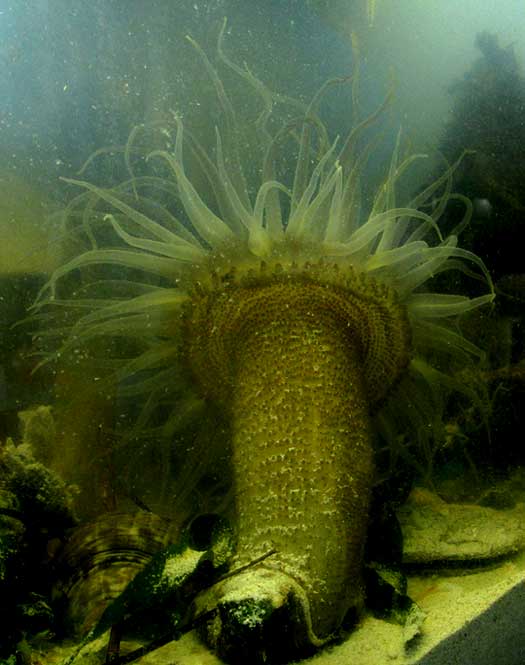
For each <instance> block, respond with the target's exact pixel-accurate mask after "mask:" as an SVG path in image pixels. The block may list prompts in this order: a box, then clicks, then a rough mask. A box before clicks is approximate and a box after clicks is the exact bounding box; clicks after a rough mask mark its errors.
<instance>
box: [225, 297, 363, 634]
mask: <svg viewBox="0 0 525 665" xmlns="http://www.w3.org/2000/svg"><path fill="white" fill-rule="evenodd" d="M273 290H275V288H274V289H273ZM266 296H268V294H266V293H264V292H263V293H260V294H258V295H257V296H253V297H254V299H262V298H264V299H265V300H266V306H265V309H264V319H265V320H264V321H261V323H262V325H260V326H258V327H257V329H254V330H253V331H252V332H251V334H249V335H248V336H247V337H246V339H244V340H243V341H242V342H241V344H240V346H239V350H238V352H237V366H236V370H237V371H236V386H235V391H234V394H233V400H232V425H233V456H232V457H233V469H234V482H235V496H236V502H237V517H238V546H237V554H238V559H239V563H240V564H241V565H242V564H245V563H247V562H248V561H250V560H253V559H254V558H255V557H257V556H260V555H262V554H263V553H264V552H265V551H268V550H270V549H275V550H276V553H275V555H273V556H272V557H271V558H269V559H267V561H266V562H264V563H263V564H261V565H262V566H264V567H266V568H271V569H278V570H279V571H281V572H284V573H285V574H287V575H289V576H290V577H291V578H292V579H294V580H296V581H297V582H299V584H300V585H301V586H302V587H303V589H304V591H305V592H306V596H307V598H308V601H309V606H310V611H311V619H312V629H313V631H314V633H315V634H316V635H317V636H320V637H323V636H327V635H328V634H329V633H331V632H332V631H334V630H335V629H336V628H337V627H338V626H339V624H340V622H341V620H342V618H343V615H344V613H345V612H346V610H347V609H348V608H349V607H350V606H351V605H354V604H356V603H358V602H359V597H360V593H361V584H360V570H361V566H360V562H361V558H362V548H363V544H364V534H365V533H366V522H367V515H368V500H369V491H370V486H371V472H372V451H371V446H370V432H369V422H368V407H367V403H366V399H365V394H364V389H363V378H362V376H361V369H360V363H359V357H360V354H361V349H359V348H358V347H359V345H360V344H359V341H358V340H356V339H352V335H351V334H349V331H348V329H345V328H344V327H342V326H341V325H340V321H339V319H338V317H337V316H336V315H334V312H332V311H330V310H326V309H324V308H323V307H322V306H318V305H319V303H317V302H315V299H312V297H311V293H310V289H307V290H304V289H302V288H301V287H300V286H299V287H296V288H294V289H292V290H291V291H288V293H279V294H274V295H273V296H271V297H270V299H269V298H267V297H266Z"/></svg>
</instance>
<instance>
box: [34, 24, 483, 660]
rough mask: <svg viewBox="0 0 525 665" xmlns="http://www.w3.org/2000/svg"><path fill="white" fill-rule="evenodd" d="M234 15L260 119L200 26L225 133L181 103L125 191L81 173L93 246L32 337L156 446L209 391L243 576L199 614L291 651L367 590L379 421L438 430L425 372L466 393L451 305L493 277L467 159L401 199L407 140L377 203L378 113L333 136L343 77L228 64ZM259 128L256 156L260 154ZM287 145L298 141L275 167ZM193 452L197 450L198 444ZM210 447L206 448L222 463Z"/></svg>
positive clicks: (227, 640)
mask: <svg viewBox="0 0 525 665" xmlns="http://www.w3.org/2000/svg"><path fill="white" fill-rule="evenodd" d="M224 30H225V26H224V27H223V30H222V31H221V33H220V36H219V43H218V60H219V66H221V67H223V68H225V69H226V70H227V71H229V73H230V74H234V75H237V76H238V77H239V79H240V81H241V82H243V83H246V84H247V86H248V87H249V89H251V91H252V97H253V100H252V101H254V102H260V112H259V113H258V115H257V116H256V119H255V121H252V122H249V123H247V122H246V121H245V120H244V119H243V118H242V117H241V115H240V114H241V109H237V108H236V107H235V106H234V104H233V103H232V101H231V99H230V97H229V96H228V94H227V92H226V90H225V87H224V85H223V83H222V81H221V78H220V76H219V73H218V71H217V69H216V67H215V66H214V65H213V64H212V63H211V62H210V60H209V58H208V56H207V55H206V54H205V53H204V51H203V50H202V49H201V47H200V46H199V45H198V44H196V43H195V42H194V41H193V40H191V39H189V42H190V45H191V46H192V48H194V49H195V52H196V53H197V55H198V57H199V58H200V60H201V61H202V64H203V68H204V70H205V71H206V72H207V74H208V76H209V78H210V80H211V81H212V83H213V85H214V88H215V92H216V94H217V99H218V102H219V104H218V106H219V110H220V119H219V122H218V127H217V130H216V137H215V146H214V147H212V148H210V149H209V150H206V149H205V148H204V147H203V145H201V144H200V143H199V142H198V140H197V138H196V137H195V136H194V135H193V133H192V132H191V130H189V129H188V128H187V123H186V120H185V119H183V117H181V116H180V115H177V116H176V117H175V118H174V123H173V127H172V128H171V129H172V131H173V142H171V141H169V142H168V146H167V148H166V150H155V151H154V152H152V153H150V154H149V155H147V157H146V158H145V159H143V160H140V161H138V162H137V163H133V164H131V163H129V164H128V166H129V171H130V180H129V181H127V182H125V183H123V184H122V185H120V186H118V187H116V188H114V189H112V190H109V189H105V188H100V187H97V186H95V185H93V184H91V183H90V182H88V181H82V182H80V181H71V180H70V181H68V182H72V183H74V184H77V185H78V186H79V187H81V188H82V189H83V190H84V191H83V193H82V194H79V196H78V197H77V198H76V199H75V200H74V202H73V203H72V204H71V206H70V208H69V211H68V213H69V217H68V219H69V224H70V226H71V228H72V229H74V230H75V232H76V233H77V235H78V238H79V239H83V240H84V241H85V243H86V245H85V248H86V249H85V252H84V253H81V254H79V255H78V256H77V257H75V258H73V259H71V260H70V261H69V262H67V263H66V264H65V265H63V266H61V267H60V268H58V269H57V271H55V273H54V274H53V276H52V277H51V279H50V281H49V282H48V283H47V285H46V286H45V287H44V289H43V290H42V292H41V294H40V297H39V299H38V301H37V302H36V304H35V306H34V311H35V312H36V313H37V315H44V316H45V317H46V321H47V322H48V321H50V320H52V319H53V317H55V321H56V327H55V328H53V327H52V326H48V327H46V329H45V330H43V331H41V332H39V333H38V336H39V337H40V339H41V342H42V345H43V347H46V348H47V349H48V358H47V362H57V363H58V366H59V367H64V366H65V367H67V368H69V369H70V370H71V369H72V370H73V371H75V372H77V373H78V374H79V375H82V373H83V372H84V371H86V372H88V374H87V376H88V377H94V378H96V381H97V383H96V386H97V389H98V391H99V393H100V394H101V395H105V394H106V392H107V394H108V395H113V394H120V395H121V396H128V397H131V398H133V402H132V403H133V405H134V406H135V407H136V406H137V405H138V404H140V409H139V414H138V418H137V428H138V429H143V430H145V431H146V432H147V433H148V435H149V436H151V433H152V432H153V433H155V434H156V435H157V436H156V437H151V438H152V439H153V441H154V442H155V443H156V444H157V445H161V443H160V442H161V441H163V440H165V441H167V442H169V443H170V444H171V442H172V439H173V437H174V435H175V433H176V432H177V431H178V429H179V427H180V425H181V412H182V413H187V410H186V404H188V403H189V404H191V405H194V406H195V407H196V408H195V409H194V410H192V411H191V414H192V416H193V418H194V419H198V418H199V417H200V414H201V413H203V411H204V410H205V409H206V408H207V405H208V403H210V402H211V403H214V404H215V407H216V408H217V409H218V410H220V411H221V415H222V417H223V418H224V420H225V421H227V422H228V428H229V429H228V432H229V433H231V451H232V452H231V459H230V462H231V467H232V474H233V484H234V490H233V493H234V496H235V521H234V529H235V533H236V539H237V544H236V550H235V553H234V556H233V560H232V563H231V566H232V568H233V569H234V570H235V569H240V570H241V572H240V573H239V574H238V575H235V576H233V577H226V578H225V579H222V580H219V581H218V582H217V583H216V584H212V586H211V587H210V589H206V590H204V591H203V592H202V595H201V596H200V597H198V598H197V599H196V601H195V602H196V604H197V605H200V606H201V607H205V608H206V610H205V611H204V612H202V613H199V616H201V615H203V616H204V615H207V614H210V615H211V613H212V609H213V608H215V610H216V611H215V612H214V613H213V616H212V618H210V620H209V622H208V623H207V624H206V626H205V628H204V632H205V633H206V638H207V640H208V642H209V643H210V644H211V645H212V646H214V647H215V648H216V649H217V650H218V652H219V654H220V655H221V656H222V657H225V658H227V659H228V660H229V661H230V662H232V663H235V662H242V663H244V662H247V661H248V660H251V662H256V661H258V660H259V661H261V662H262V661H264V662H266V661H267V660H268V661H271V662H283V661H284V660H286V659H292V658H296V657H299V656H301V655H305V654H307V653H311V652H312V651H314V650H315V649H317V648H319V647H320V646H322V645H323V644H326V643H328V642H330V641H331V640H333V639H335V638H338V637H339V635H340V634H341V632H342V631H343V632H344V621H345V616H346V615H347V614H348V613H349V612H352V611H354V612H355V611H359V610H360V608H361V607H362V604H363V585H362V565H363V549H364V542H365V539H366V531H367V522H368V507H369V497H370V492H371V486H372V482H373V474H374V471H373V455H374V451H373V443H372V441H373V432H374V431H376V428H377V429H379V430H381V431H382V432H383V433H384V435H385V437H387V438H389V439H390V440H395V436H392V432H395V431H396V428H397V427H399V423H401V424H402V427H403V428H404V427H405V425H406V424H407V423H413V424H414V431H415V432H416V433H417V435H419V436H420V437H423V438H424V436H425V435H424V433H423V431H427V430H428V423H429V421H431V419H432V417H433V416H432V414H430V415H429V410H428V409H427V408H426V405H425V404H422V401H421V399H420V395H421V394H422V393H424V390H425V388H424V387H423V388H422V386H427V387H428V386H431V390H432V391H434V392H435V393H437V392H449V391H450V390H454V389H457V388H458V385H457V383H456V381H455V380H454V377H453V371H454V370H455V369H456V368H457V367H461V366H463V365H469V364H471V363H472V362H473V361H474V362H478V361H479V359H480V358H481V357H482V352H481V351H480V350H479V349H478V348H477V347H476V346H475V345H474V344H472V343H471V342H469V341H468V340H467V339H466V338H465V337H464V336H463V335H462V334H460V333H459V332H458V331H457V321H458V318H459V317H461V316H462V315H464V314H466V313H468V312H470V311H472V310H475V309H477V308H479V307H481V306H483V305H486V304H488V303H490V302H491V301H492V299H493V292H492V284H491V281H490V277H489V276H488V274H487V272H486V269H485V267H484V265H483V263H482V262H481V260H480V259H479V258H478V257H477V256H475V255H474V254H472V253H470V252H468V251H466V250H463V249H461V248H460V247H458V243H457V238H456V236H455V235H450V236H448V237H443V236H442V234H441V231H440V229H439V221H440V218H441V216H442V214H443V212H444V211H445V208H446V205H447V203H448V201H449V199H450V197H451V196H452V193H451V192H452V177H453V174H454V172H455V171H456V169H457V168H458V166H459V163H460V160H457V161H456V162H455V163H453V164H452V165H451V166H450V167H449V168H448V169H447V170H446V171H445V173H444V174H442V175H441V176H440V177H438V178H437V179H436V181H435V182H433V183H432V184H431V185H429V186H428V187H426V188H425V189H424V190H423V191H422V192H421V193H419V194H418V195H417V196H415V197H414V198H413V199H411V200H410V201H408V203H405V204H400V203H398V201H397V196H396V185H397V184H398V181H399V180H400V178H401V177H402V176H403V174H404V173H405V172H406V171H407V169H408V168H409V167H410V166H411V165H412V164H413V163H414V162H415V161H416V160H417V159H419V158H421V156H418V155H415V156H410V157H406V158H404V157H402V148H401V138H400V137H399V139H398V142H397V145H396V147H395V150H394V154H393V157H392V161H391V163H390V167H389V170H388V174H387V176H386V177H385V180H384V182H383V184H382V185H381V187H380V188H379V190H378V192H377V193H376V196H375V198H374V200H373V202H372V205H371V210H370V211H368V213H367V214H366V215H363V214H362V211H361V186H360V175H361V172H362V169H363V167H364V164H365V163H366V159H367V157H368V152H369V148H367V147H365V148H364V149H362V150H359V149H358V148H359V145H360V143H362V141H363V134H364V132H365V130H366V129H367V128H368V127H369V126H370V125H371V124H372V123H373V121H374V120H375V119H376V118H377V116H378V115H379V111H378V112H376V113H374V114H372V115H371V116H370V117H369V118H365V119H363V120H362V121H361V122H360V123H359V124H358V125H357V126H356V127H355V128H354V129H353V130H351V131H350V132H349V134H348V136H347V137H346V138H345V139H344V140H343V141H338V140H337V139H336V140H331V139H329V137H328V131H327V129H326V128H325V127H324V125H323V123H322V121H321V119H320V118H319V115H318V107H319V105H320V102H321V100H322V98H323V96H324V95H325V94H328V91H329V89H330V88H331V87H332V86H334V85H341V84H342V83H343V82H346V80H345V81H339V80H335V81H329V82H327V84H326V85H325V86H323V88H322V89H321V91H320V92H319V93H318V95H317V96H316V97H315V98H314V99H313V100H312V102H311V103H310V104H309V105H308V106H306V107H304V106H303V105H302V104H301V103H300V102H295V101H294V100H290V99H289V98H288V97H285V96H283V95H279V94H277V93H273V92H272V91H270V90H269V89H268V88H267V87H266V86H265V85H264V84H263V83H262V82H261V81H259V80H258V79H257V78H256V77H255V75H254V74H253V73H252V72H251V70H250V69H248V68H247V67H246V68H242V67H240V66H239V65H237V64H236V63H234V62H233V61H232V60H231V59H230V58H229V56H228V55H227V54H226V52H225V50H224V44H223V40H224V34H225V32H224ZM356 79H357V77H356ZM388 99H389V96H387V100H388ZM387 103H388V101H385V105H386V104H387ZM244 108H245V106H244V105H243V107H242V109H244ZM283 108H284V109H285V111H286V112H285V113H284V114H283V116H284V121H283V122H280V120H282V117H280V115H279V113H280V111H282V109H283ZM290 109H291V110H292V111H293V112H294V113H295V114H296V115H297V114H299V117H297V118H296V119H294V120H292V121H290ZM254 127H255V128H256V130H257V132H256V133H257V139H258V141H259V146H258V147H259V151H258V152H257V151H256V147H257V146H256V147H255V149H254V150H255V151H252V150H250V152H249V154H245V152H244V150H245V146H246V145H249V146H252V145H253V134H254ZM276 127H277V129H276ZM137 131H138V130H137ZM168 133H169V132H168ZM136 134H137V132H135V133H134V135H133V138H134V139H136ZM250 135H251V136H252V141H251V143H250V138H249V137H250ZM245 137H248V138H247V139H246V140H247V143H245V142H244V139H245ZM241 139H242V140H241ZM279 152H282V156H283V159H284V160H286V158H289V163H288V170H286V169H285V170H284V174H283V175H282V176H279V174H280V173H281V172H282V171H283V168H282V164H279V160H278V159H277V157H278V153H279ZM129 154H130V153H129V149H128V148H126V151H125V156H126V155H127V157H128V159H129ZM257 156H258V157H259V160H260V161H259V162H258V164H259V165H260V168H257V169H254V162H255V159H256V157H257ZM190 165H191V166H190ZM147 169H153V171H152V172H151V173H150V175H146V174H145V173H146V172H147ZM254 173H257V174H258V175H259V176H261V177H262V182H258V183H257V184H255V183H254V182H253V181H252V180H253V176H254ZM279 178H280V179H279ZM156 196H160V197H161V200H162V203H163V205H161V206H159V205H156V203H155V197H156ZM170 197H171V198H170ZM168 200H171V204H170V203H169V202H168ZM430 201H433V202H434V203H435V205H434V206H433V208H432V210H431V212H429V213H427V212H423V211H422V210H421V207H422V206H424V205H425V204H428V203H429V202H430ZM468 215H469V206H467V212H466V214H465V217H466V219H467V218H468ZM467 265H468V267H466V266H467ZM456 269H459V270H465V272H467V273H468V274H473V271H475V272H476V277H477V278H478V279H477V282H476V285H477V286H478V287H479V288H477V290H476V294H475V295H474V296H473V297H468V296H464V295H460V294H451V293H434V292H433V291H432V290H431V289H430V287H427V286H426V285H427V282H429V280H430V279H431V278H432V277H433V276H434V275H436V274H438V273H440V272H444V271H449V270H456ZM480 284H481V286H480ZM427 289H430V290H427ZM47 317H49V318H47ZM94 368H95V369H94ZM99 370H100V371H99ZM94 372H95V373H96V374H94ZM459 388H460V389H461V388H462V386H459ZM163 437H164V439H163ZM415 438H418V437H417V436H416V437H415ZM426 443H427V444H428V438H427V439H426ZM192 454H193V455H194V457H193V459H194V461H195V464H198V463H199V462H200V457H201V456H202V455H203V454H204V452H203V449H202V448H198V449H195V450H194V451H192ZM216 454H217V451H213V450H210V451H208V450H206V455H208V457H209V463H210V464H213V463H214V460H216V459H217V457H214V455H216ZM132 455H133V450H132V449H131V448H130V450H129V456H130V457H132ZM274 550H275V554H273V555H272V556H271V557H269V558H268V559H264V560H261V561H260V562H259V563H258V564H257V565H255V566H250V567H247V566H248V564H250V562H253V561H254V560H258V559H259V558H260V557H263V556H264V554H265V553H267V552H269V551H274Z"/></svg>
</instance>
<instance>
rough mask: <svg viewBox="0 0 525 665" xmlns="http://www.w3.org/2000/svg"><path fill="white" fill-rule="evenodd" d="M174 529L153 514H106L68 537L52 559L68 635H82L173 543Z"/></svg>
mask: <svg viewBox="0 0 525 665" xmlns="http://www.w3.org/2000/svg"><path fill="white" fill-rule="evenodd" d="M179 534H180V529H179V527H175V526H174V524H172V523H171V522H169V521H168V520H165V519H163V518H162V517H159V516H158V515H155V514H153V513H147V512H139V513H135V514H128V513H107V514H105V515H102V516H100V517H98V518H96V519H95V520H92V521H90V522H88V523H86V524H83V525H81V526H79V527H77V528H75V529H74V530H73V531H72V534H71V537H70V538H69V539H68V540H67V542H66V543H65V545H64V547H63V549H62V550H61V552H60V553H59V554H58V557H57V569H58V576H59V579H60V582H59V583H58V584H57V585H56V588H55V595H56V596H60V597H61V600H62V602H63V604H64V625H65V628H66V630H67V632H68V633H72V634H74V635H76V636H83V635H85V634H86V633H87V632H88V631H89V630H90V629H91V628H92V627H93V626H94V625H95V624H96V623H97V621H98V619H99V618H100V616H101V615H102V613H103V612H104V610H105V608H106V607H107V606H108V604H109V603H110V602H111V601H112V600H114V599H115V598H116V597H117V596H118V595H120V593H121V592H122V591H123V590H124V588H125V587H126V585H127V584H128V583H129V582H130V580H131V579H133V577H135V575H136V574H137V573H138V572H139V571H140V570H141V569H142V568H143V567H144V565H145V564H146V563H147V562H148V561H149V560H150V559H151V557H152V556H153V555H154V554H155V553H156V552H158V551H160V550H162V549H163V548H165V547H167V546H168V545H170V544H172V543H173V542H176V541H177V539H178V537H179Z"/></svg>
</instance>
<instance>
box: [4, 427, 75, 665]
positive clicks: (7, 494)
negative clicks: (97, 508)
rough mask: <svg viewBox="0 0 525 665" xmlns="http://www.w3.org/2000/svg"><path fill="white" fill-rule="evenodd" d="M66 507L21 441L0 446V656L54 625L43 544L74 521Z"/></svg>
mask: <svg viewBox="0 0 525 665" xmlns="http://www.w3.org/2000/svg"><path fill="white" fill-rule="evenodd" d="M71 505H72V493H71V491H70V489H69V488H68V487H67V486H66V485H65V484H64V482H63V481H62V480H61V479H60V478H59V477H58V476H57V475H56V474H55V473H54V472H53V471H51V470H50V469H48V468H47V467H45V466H44V465H43V464H41V463H40V462H37V461H36V460H35V459H34V457H33V456H32V451H31V449H30V447H29V445H28V444H27V443H22V444H20V445H18V446H16V445H15V444H14V443H13V441H12V440H10V439H8V440H7V441H6V442H4V443H2V444H0V615H1V616H2V617H3V618H2V635H3V637H2V640H1V644H0V657H2V656H8V655H9V654H10V653H11V651H12V650H13V649H14V645H15V644H16V643H17V642H18V641H19V640H20V638H21V637H22V635H23V634H24V633H25V632H27V633H30V632H32V631H35V632H36V631H39V630H43V629H48V630H50V629H51V627H52V625H53V624H54V617H53V614H52V611H51V609H50V600H49V599H50V593H51V575H50V574H49V573H50V567H49V553H48V550H47V546H48V543H49V542H50V541H51V540H52V539H54V538H55V539H56V538H60V537H62V536H63V535H64V533H65V531H66V529H67V528H68V527H71V526H72V525H73V524H74V523H75V516H74V514H73V512H72V508H71Z"/></svg>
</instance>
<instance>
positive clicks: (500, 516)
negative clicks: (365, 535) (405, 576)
mask: <svg viewBox="0 0 525 665" xmlns="http://www.w3.org/2000/svg"><path fill="white" fill-rule="evenodd" d="M397 515H398V519H399V522H400V524H401V529H402V532H403V543H404V545H403V563H404V564H415V565H431V564H432V565H433V566H436V565H437V564H439V565H442V566H443V567H447V566H449V567H455V566H461V564H462V563H463V564H465V567H468V566H472V565H475V564H476V563H478V564H483V563H486V564H488V563H491V562H496V561H497V560H498V559H500V558H502V557H505V556H510V555H512V554H514V553H516V552H517V551H519V550H520V549H522V548H524V547H525V504H523V503H519V504H517V505H516V507H515V508H513V509H511V510H495V509H493V508H488V507H485V506H479V505H473V504H467V503H465V504H460V503H446V502H445V501H443V500H442V499H440V498H439V497H438V496H437V495H436V494H433V493H432V492H430V491H428V490H425V489H422V488H416V489H414V490H413V491H412V493H411V494H410V496H409V498H408V501H407V502H406V503H405V504H404V505H403V506H402V507H401V508H400V509H399V510H398V512H397Z"/></svg>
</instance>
